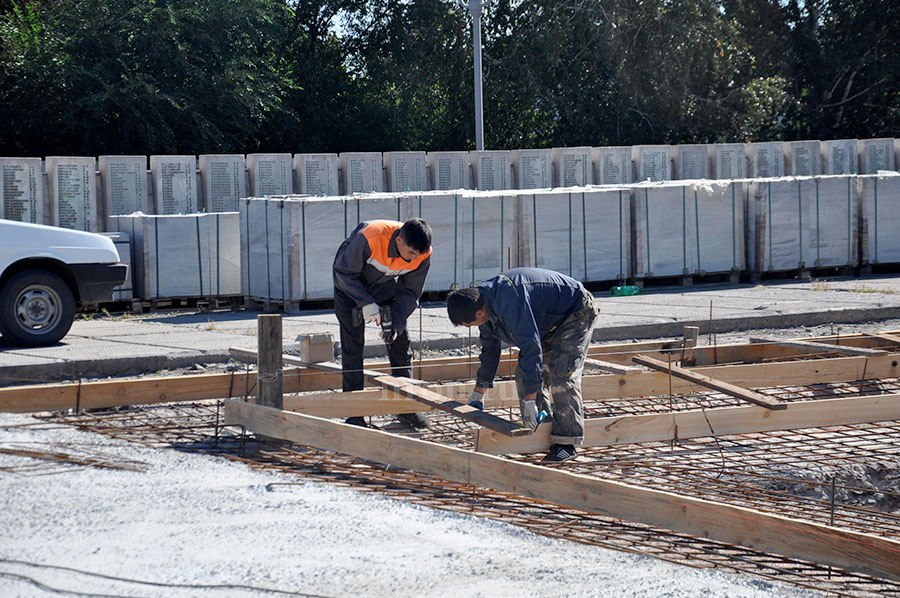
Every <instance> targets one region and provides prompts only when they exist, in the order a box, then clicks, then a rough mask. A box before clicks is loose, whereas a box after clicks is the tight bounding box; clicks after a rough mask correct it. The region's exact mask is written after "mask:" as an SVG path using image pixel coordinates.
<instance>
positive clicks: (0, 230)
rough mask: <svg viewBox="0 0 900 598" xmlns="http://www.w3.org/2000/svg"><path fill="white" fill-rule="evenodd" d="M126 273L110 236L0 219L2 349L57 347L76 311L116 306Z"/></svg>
mask: <svg viewBox="0 0 900 598" xmlns="http://www.w3.org/2000/svg"><path fill="white" fill-rule="evenodd" d="M127 272H128V267H127V266H125V265H124V264H120V263H119V253H118V252H117V251H116V247H115V245H113V242H112V239H110V238H108V237H104V236H103V235H98V234H95V233H86V232H82V231H76V230H69V229H65V228H58V227H55V226H43V225H40V224H28V223H23V222H14V221H12V220H3V219H0V336H2V341H0V344H5V345H9V344H12V345H14V346H38V345H51V344H53V343H56V342H58V341H59V340H60V339H61V338H63V337H64V336H65V335H66V333H68V332H69V328H71V326H72V321H73V320H74V319H75V312H76V310H77V309H79V308H84V307H85V306H88V305H92V304H97V303H101V302H105V301H111V300H112V291H113V289H114V288H115V287H117V286H119V285H120V284H122V283H123V282H124V281H125V276H126V275H127Z"/></svg>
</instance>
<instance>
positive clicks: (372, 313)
mask: <svg viewBox="0 0 900 598" xmlns="http://www.w3.org/2000/svg"><path fill="white" fill-rule="evenodd" d="M378 313H379V308H378V304H377V303H366V304H365V305H363V306H362V315H363V320H365V321H366V322H375V323H376V324H380V323H381V322H379V321H378Z"/></svg>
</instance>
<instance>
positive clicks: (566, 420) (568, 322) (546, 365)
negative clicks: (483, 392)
mask: <svg viewBox="0 0 900 598" xmlns="http://www.w3.org/2000/svg"><path fill="white" fill-rule="evenodd" d="M599 313H600V312H599V310H598V309H597V305H596V302H595V301H594V298H593V296H592V295H590V294H589V293H588V294H586V295H585V301H584V305H582V307H581V308H580V309H578V311H576V312H575V313H573V314H572V315H570V316H569V317H568V318H566V319H565V320H564V321H563V323H562V324H560V325H559V326H558V327H557V328H556V329H555V330H553V331H552V332H551V333H550V334H549V335H548V336H547V337H546V338H543V339H541V341H542V342H541V350H542V353H543V363H542V364H541V365H542V368H543V375H542V380H543V382H542V387H541V391H540V392H539V393H538V395H537V400H536V402H537V408H538V411H539V412H540V411H541V410H542V409H543V410H544V411H546V412H547V413H548V414H550V416H551V417H552V419H553V427H552V428H551V431H550V442H551V443H552V444H572V445H575V446H579V445H580V444H581V443H582V441H583V440H584V403H583V401H582V397H581V373H582V372H583V371H584V358H585V357H586V356H587V350H588V346H589V345H590V344H591V334H592V333H593V331H594V322H595V321H596V319H597V316H598V315H599ZM516 388H517V389H518V392H519V405H520V409H521V401H522V398H521V397H523V396H524V395H525V393H524V390H525V389H524V387H523V385H522V369H521V368H516Z"/></svg>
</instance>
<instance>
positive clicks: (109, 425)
mask: <svg viewBox="0 0 900 598" xmlns="http://www.w3.org/2000/svg"><path fill="white" fill-rule="evenodd" d="M827 386H828V389H827V391H826V390H822V389H818V390H815V391H810V392H811V393H812V395H810V394H809V393H807V396H835V395H836V393H839V394H842V395H846V394H852V393H853V392H859V387H858V386H853V385H827ZM832 387H833V388H832ZM854 389H855V390H854ZM782 390H783V389H782ZM786 392H789V393H795V394H803V393H799V392H798V391H797V390H791V391H786ZM815 393H820V394H819V395H816V394H815ZM821 393H825V394H824V395H821ZM676 398H677V399H679V401H680V403H679V404H681V405H682V408H685V409H689V408H696V407H697V405H696V404H695V403H693V402H692V400H691V401H686V400H684V399H683V398H679V397H676ZM655 399H656V403H654V402H653V401H650V400H645V399H642V400H641V401H638V403H642V404H643V405H644V407H645V410H644V411H643V412H647V411H653V410H656V409H662V408H664V407H667V406H668V403H669V397H662V398H660V397H656V398H655ZM704 400H707V399H704ZM709 400H712V401H714V402H715V403H717V404H716V405H715V406H721V405H720V404H718V403H719V402H720V401H718V400H715V398H714V397H713V399H709ZM725 402H730V399H725ZM626 403H627V404H629V405H632V406H633V403H634V402H632V401H626ZM654 405H656V406H654ZM220 406H221V402H212V401H206V402H203V403H194V404H177V405H155V406H148V407H138V408H121V409H116V410H108V411H102V412H94V413H81V414H71V415H56V416H48V418H49V419H51V420H52V421H54V422H63V423H67V424H71V425H75V426H77V427H79V428H83V429H87V430H91V431H94V432H101V433H104V434H107V435H110V436H114V437H117V438H120V439H123V440H127V441H130V442H138V443H141V444H144V445H147V446H154V447H172V448H176V449H179V450H186V451H192V452H202V453H212V454H219V455H222V456H224V457H226V458H229V459H233V460H237V461H241V462H244V463H247V464H249V465H251V466H252V467H256V468H263V469H277V470H280V471H284V472H287V473H292V474H296V475H301V476H303V477H307V478H312V479H316V480H323V481H328V482H332V483H337V484H340V485H343V486H348V487H353V488H357V489H361V490H365V491H372V492H379V493H382V494H385V495H387V496H390V497H392V498H396V499H401V500H408V501H411V502H416V503H419V504H423V505H426V506H430V507H432V508H436V509H441V510H447V511H454V512H460V513H468V514H471V515H475V516H479V517H487V518H490V519H496V520H499V521H504V522H507V523H511V524H514V525H519V526H521V527H525V528H527V529H529V530H531V531H533V532H535V533H538V534H542V535H546V536H551V537H556V538H561V539H566V540H571V541H576V542H582V543H585V544H590V545H595V546H602V547H607V548H613V549H616V550H623V551H627V552H633V553H637V554H644V555H648V556H654V557H656V558H660V559H663V560H666V561H670V562H674V563H679V564H683V565H689V566H693V567H699V568H716V569H719V570H724V571H730V572H741V573H747V574H751V575H755V576H757V577H761V578H765V579H768V580H772V581H778V582H781V583H789V584H792V585H795V586H799V587H804V588H809V589H815V590H819V591H825V592H828V593H830V594H833V595H838V596H900V583H897V582H893V581H889V580H884V579H880V578H876V577H872V576H867V575H861V574H856V573H852V572H847V571H843V570H832V569H831V568H829V567H827V566H823V565H819V564H817V563H811V562H805V561H800V560H797V559H792V558H787V557H782V556H778V555H772V554H768V553H765V552H759V551H756V550H753V549H749V548H744V547H740V546H734V545H731V544H727V543H723V542H717V541H712V540H707V539H702V538H695V537H692V536H688V535H685V534H679V533H675V532H672V531H669V530H663V529H658V528H654V527H651V526H647V525H643V524H639V523H632V522H627V521H621V520H617V519H614V518H611V517H606V516H603V515H599V514H596V513H590V512H586V511H581V510H578V509H573V508H568V507H561V506H559V505H554V504H549V503H544V502H541V501H537V500H533V499H527V498H523V497H520V496H516V495H511V494H506V493H501V492H494V491H491V490H487V489H484V488H479V487H475V486H470V485H467V484H462V483H458V482H451V481H447V480H442V479H440V478H437V477H435V476H430V475H424V474H420V473H416V472H413V471H408V470H402V469H397V468H394V467H391V466H384V465H380V464H377V463H373V462H369V461H365V460H361V459H355V458H352V457H349V456H344V455H339V454H336V453H331V452H328V451H322V450H318V449H315V448H310V447H303V446H299V445H295V444H292V443H287V442H262V443H261V442H259V441H258V440H257V439H256V438H255V437H253V436H252V435H249V434H245V433H243V432H242V431H240V430H235V429H231V428H229V429H224V428H223V427H222V423H221V411H220ZM648 406H649V409H648ZM607 408H609V406H608V405H607ZM430 417H431V421H432V427H431V428H430V429H429V430H427V431H426V433H424V434H415V435H416V436H420V437H423V438H427V439H429V440H439V441H448V442H449V443H450V444H454V445H456V446H461V447H468V448H471V445H472V440H471V439H472V436H473V435H472V433H471V431H472V430H473V429H474V428H473V426H472V425H471V424H469V423H467V422H464V421H460V420H459V419H458V418H455V417H454V416H452V415H449V414H443V413H433V414H431V415H430ZM372 420H373V422H374V423H376V424H378V425H379V426H380V427H381V428H382V429H388V430H390V429H391V428H392V427H394V428H395V430H392V431H399V428H396V426H395V425H394V424H392V423H391V422H392V421H393V420H392V418H391V417H390V416H384V417H378V418H372ZM406 431H407V433H408V432H409V431H408V429H406ZM898 431H900V422H891V423H889V424H879V425H868V426H864V425H857V426H844V427H835V428H822V429H814V430H806V431H803V432H781V433H766V434H748V435H740V436H728V437H721V438H718V439H714V438H705V439H693V440H691V441H688V442H684V441H682V442H679V443H677V444H675V443H644V444H640V445H624V446H616V447H598V448H593V449H588V450H585V451H583V452H582V453H581V454H580V456H579V457H578V458H577V459H576V460H574V462H568V463H565V464H563V465H562V466H561V467H564V468H566V469H569V470H571V471H577V472H579V473H589V474H590V475H595V476H600V477H603V478H606V479H613V480H618V481H625V482H629V483H633V484H636V485H640V486H645V487H653V488H667V489H671V490H673V491H676V492H681V493H690V494H691V495H693V496H705V497H708V498H712V499H714V500H718V501H724V502H727V503H729V504H741V505H746V506H750V507H751V508H755V509H758V510H761V511H769V512H778V513H780V514H786V515H788V516H791V517H796V518H798V519H805V520H811V521H817V522H824V523H829V524H830V523H831V522H830V516H831V513H832V508H831V502H830V497H829V500H827V501H826V500H823V499H822V498H821V496H820V494H821V492H819V494H816V495H813V494H810V495H809V496H804V495H796V494H794V493H792V492H791V491H793V490H796V489H797V488H809V487H820V486H822V482H821V481H818V480H812V481H811V480H806V479H804V478H803V475H802V474H803V466H805V465H808V464H809V460H808V459H807V453H808V452H809V450H810V448H811V445H812V444H813V441H814V442H815V444H816V445H818V444H819V443H824V445H825V447H826V448H824V449H822V448H819V447H818V446H816V447H815V448H816V451H818V453H819V454H820V456H818V457H814V458H813V459H812V460H811V463H812V464H818V463H833V464H837V463H841V462H843V460H845V459H851V460H853V461H854V462H858V463H861V462H863V461H865V460H866V459H871V458H872V457H873V456H878V458H879V459H880V460H881V461H883V460H884V457H885V456H886V455H887V454H892V455H893V459H894V462H896V460H897V459H896V457H897V454H898V450H900V449H898V440H897V439H898V438H900V435H898ZM883 447H888V448H887V449H885V448H883ZM823 451H824V452H823ZM886 451H887V452H886ZM515 458H517V459H520V460H525V461H533V462H536V461H537V460H538V459H539V458H540V456H539V455H520V456H516V457H515ZM735 458H738V462H737V463H736V464H732V463H731V462H730V461H731V460H732V459H735ZM723 463H724V466H723ZM886 467H887V464H886ZM797 469H799V470H800V474H797V475H795V473H796V471H797ZM798 475H799V477H798ZM850 481H851V480H844V479H843V478H842V480H841V483H840V484H836V485H835V488H836V489H837V490H840V491H841V493H842V494H839V495H838V496H836V501H835V505H834V508H833V513H834V525H837V526H840V527H845V528H848V529H859V530H864V531H867V532H869V533H879V534H884V535H889V536H893V537H897V536H898V535H900V521H898V519H900V517H898V515H897V514H896V513H885V512H882V511H878V510H875V509H871V508H869V507H867V506H865V505H860V504H851V503H849V502H844V499H845V498H846V497H845V493H846V495H847V496H850V495H851V494H852V495H853V496H857V497H858V496H863V495H865V494H866V493H868V494H869V495H872V494H873V493H872V492H871V491H870V490H868V489H866V488H861V487H858V486H855V485H853V484H852V483H850ZM830 487H831V486H830V483H829V485H828V488H829V489H830ZM876 494H877V493H876ZM881 494H883V495H889V494H890V493H881Z"/></svg>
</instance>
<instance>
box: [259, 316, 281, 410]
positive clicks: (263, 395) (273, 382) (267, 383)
mask: <svg viewBox="0 0 900 598" xmlns="http://www.w3.org/2000/svg"><path fill="white" fill-rule="evenodd" d="M256 327H257V332H258V335H257V343H258V346H259V353H258V356H259V357H258V363H259V381H258V383H257V390H256V400H257V402H258V403H259V404H260V405H265V406H267V407H274V408H275V409H281V408H282V406H283V405H284V377H283V372H282V368H283V367H284V365H283V363H282V359H281V355H282V353H284V349H283V348H282V343H281V314H260V315H258V316H256Z"/></svg>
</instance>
